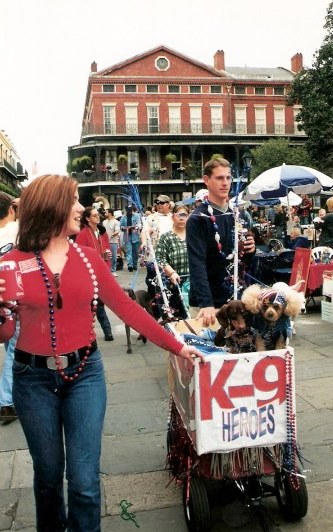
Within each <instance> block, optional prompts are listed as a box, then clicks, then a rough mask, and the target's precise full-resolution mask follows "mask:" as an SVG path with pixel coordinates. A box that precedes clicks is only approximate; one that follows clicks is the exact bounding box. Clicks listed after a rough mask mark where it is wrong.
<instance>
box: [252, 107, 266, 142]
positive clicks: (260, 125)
mask: <svg viewBox="0 0 333 532" xmlns="http://www.w3.org/2000/svg"><path fill="white" fill-rule="evenodd" d="M254 115H255V124H256V134H257V135H265V134H266V133H267V130H266V107H256V106H255V108H254Z"/></svg>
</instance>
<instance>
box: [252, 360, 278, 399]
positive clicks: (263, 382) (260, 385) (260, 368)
mask: <svg viewBox="0 0 333 532" xmlns="http://www.w3.org/2000/svg"><path fill="white" fill-rule="evenodd" d="M270 366H273V367H274V368H275V369H276V371H277V378H276V380H274V381H268V380H267V378H266V372H267V369H268V368H269V367H270ZM252 381H253V383H254V385H255V387H256V389H257V390H260V391H262V392H273V391H274V392H276V393H275V395H273V396H272V397H269V398H267V399H258V400H257V405H258V406H262V405H266V404H267V403H272V402H273V401H274V400H275V399H278V401H279V404H281V403H283V401H284V400H285V398H286V361H285V360H284V358H281V357H277V356H273V357H266V358H263V359H262V360H260V361H259V362H257V364H256V365H255V367H254V368H253V372H252Z"/></svg>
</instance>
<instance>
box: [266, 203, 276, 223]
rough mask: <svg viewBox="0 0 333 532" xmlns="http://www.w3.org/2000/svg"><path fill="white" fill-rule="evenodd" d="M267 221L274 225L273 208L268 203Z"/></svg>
mask: <svg viewBox="0 0 333 532" xmlns="http://www.w3.org/2000/svg"><path fill="white" fill-rule="evenodd" d="M267 221H268V222H270V223H271V224H272V225H274V222H275V208H274V207H273V205H270V206H269V207H268V209H267Z"/></svg>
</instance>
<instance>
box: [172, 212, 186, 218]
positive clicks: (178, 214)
mask: <svg viewBox="0 0 333 532" xmlns="http://www.w3.org/2000/svg"><path fill="white" fill-rule="evenodd" d="M175 216H178V218H188V214H187V212H175Z"/></svg>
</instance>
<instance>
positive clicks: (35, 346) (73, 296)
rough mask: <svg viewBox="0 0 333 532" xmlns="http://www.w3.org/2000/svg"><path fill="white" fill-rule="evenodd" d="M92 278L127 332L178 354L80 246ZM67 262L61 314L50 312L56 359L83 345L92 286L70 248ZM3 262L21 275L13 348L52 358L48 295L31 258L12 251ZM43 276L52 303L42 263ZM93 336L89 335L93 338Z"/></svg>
mask: <svg viewBox="0 0 333 532" xmlns="http://www.w3.org/2000/svg"><path fill="white" fill-rule="evenodd" d="M80 248H81V249H82V251H83V253H84V254H85V256H86V258H87V259H88V261H89V263H90V264H91V266H92V268H93V269H94V273H95V275H96V278H97V281H98V288H99V296H100V297H101V299H102V301H103V302H104V303H105V304H106V305H107V306H108V307H109V308H110V309H111V310H112V311H113V312H114V313H115V314H117V316H119V318H120V319H122V320H123V321H124V322H126V323H127V324H128V325H129V326H130V327H132V328H133V329H135V330H136V331H138V332H139V333H140V334H142V335H144V336H146V337H147V338H148V339H149V340H150V341H151V342H153V343H154V344H156V345H158V346H159V347H161V348H162V349H165V350H167V351H171V352H173V353H175V354H178V353H179V352H180V350H181V349H182V347H183V344H182V343H181V342H179V341H178V340H176V338H174V337H173V336H172V334H170V333H168V332H167V331H166V330H165V329H164V328H163V327H161V326H160V325H159V324H158V323H157V322H156V321H155V320H154V319H153V318H152V317H151V316H149V314H148V313H147V312H146V311H145V310H144V309H142V307H140V306H139V305H138V304H137V303H136V302H135V301H133V300H132V299H130V298H129V297H128V295H127V294H126V293H125V292H124V291H123V290H122V288H121V287H120V286H119V284H118V283H117V282H116V281H115V279H114V278H113V276H112V275H111V272H110V269H109V267H108V265H107V264H106V263H105V262H104V261H103V259H102V258H101V257H100V256H99V255H98V254H97V252H96V251H95V250H93V249H91V248H87V247H83V246H80ZM67 257H68V260H67V262H66V264H65V266H64V268H63V271H62V273H61V276H60V287H59V291H60V294H61V297H62V309H57V308H55V314H54V316H55V328H56V334H55V336H56V344H57V353H58V354H62V353H70V352H72V351H74V350H75V349H78V348H80V347H83V346H85V345H88V344H89V338H90V332H91V328H92V312H91V301H92V299H93V293H94V292H93V289H94V286H93V280H92V278H91V272H89V271H88V268H87V266H86V265H85V263H84V262H83V258H82V257H80V256H79V254H78V252H77V251H76V250H75V249H74V247H73V246H72V245H70V247H69V250H68V252H67ZM6 260H14V261H16V262H17V263H18V265H19V269H20V271H21V273H22V280H23V288H24V297H23V298H22V299H21V300H20V301H19V305H18V307H19V317H20V334H19V337H18V340H17V347H18V348H19V349H22V350H23V351H27V352H29V353H34V354H39V355H52V354H53V352H52V348H51V336H50V322H49V318H50V315H49V306H48V303H49V302H48V293H47V288H46V285H45V282H44V280H43V277H42V274H41V271H40V269H39V266H38V263H37V259H36V256H35V254H34V253H32V252H29V253H25V252H22V251H19V250H13V251H11V252H10V253H7V254H6ZM43 264H44V266H45V272H46V273H47V274H48V277H49V280H50V283H51V288H52V291H53V296H54V300H55V299H56V286H55V283H54V274H53V273H52V272H51V271H50V269H49V268H48V266H47V264H46V263H45V262H44V261H43ZM14 328H15V321H14V320H8V319H7V320H6V321H5V323H4V324H3V325H1V326H0V340H1V341H5V340H8V339H9V338H11V337H12V336H13V334H14ZM93 336H95V334H93Z"/></svg>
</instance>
